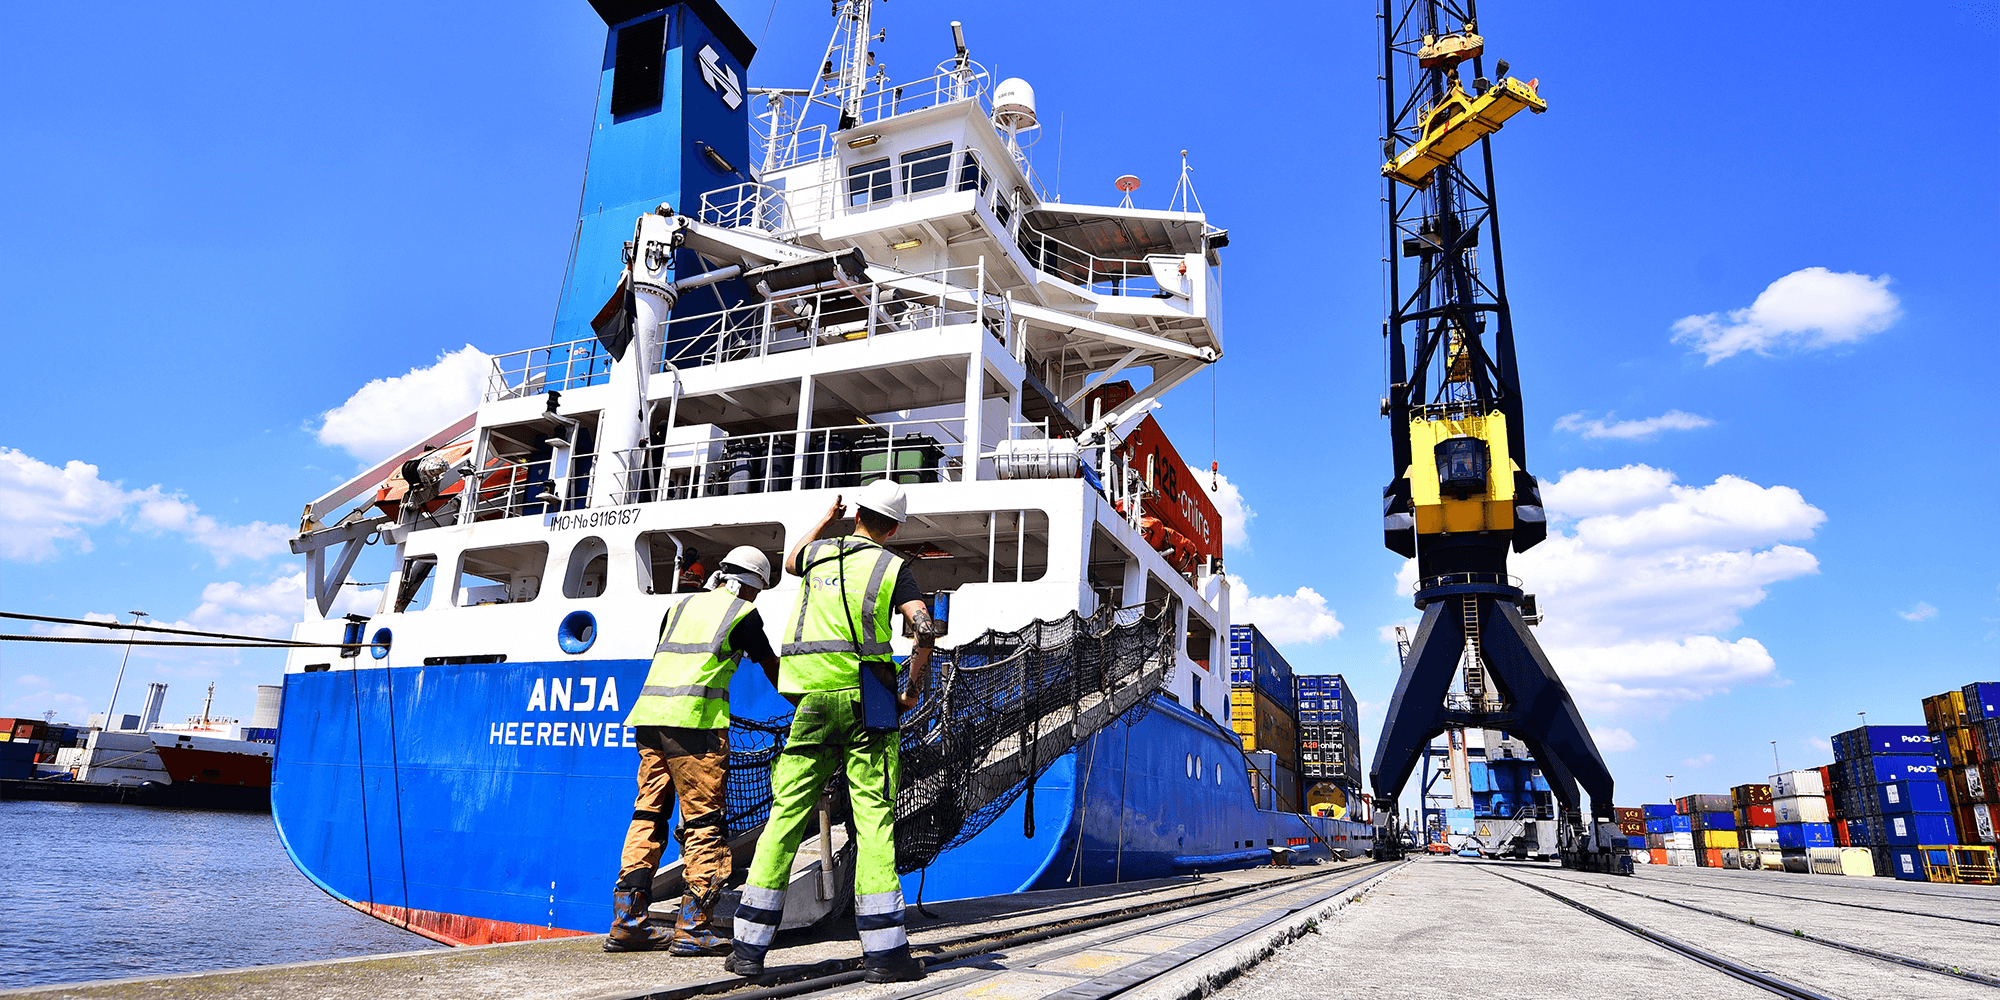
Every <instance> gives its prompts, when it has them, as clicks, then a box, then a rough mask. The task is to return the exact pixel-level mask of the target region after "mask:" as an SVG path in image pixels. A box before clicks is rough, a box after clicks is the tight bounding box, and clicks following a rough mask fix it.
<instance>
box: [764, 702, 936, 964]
mask: <svg viewBox="0 0 2000 1000" xmlns="http://www.w3.org/2000/svg"><path fill="white" fill-rule="evenodd" d="M859 698H860V696H859V694H857V693H856V692H854V691H832V692H812V693H808V694H806V695H804V696H803V697H801V699H800V701H799V708H798V712H797V713H796V714H795V715H794V716H793V717H792V732H791V737H790V739H789V741H788V742H787V743H786V745H785V750H784V752H783V753H781V754H779V755H778V759H777V762H776V763H774V764H773V765H772V767H771V818H770V819H769V820H767V821H765V824H764V832H763V834H762V835H760V836H759V837H758V838H757V856H756V858H755V859H754V860H753V861H751V863H750V881H749V884H747V885H745V886H744V887H743V899H742V902H741V903H740V904H738V906H737V907H736V921H735V922H736V953H737V954H739V955H742V956H744V957H745V958H751V959H755V960H757V961H759V962H761V961H763V959H764V954H765V952H766V951H768V950H769V949H770V947H771V937H772V935H774V934H776V933H777V931H778V924H779V923H780V922H781V921H782V920H783V919H784V910H785V889H786V887H787V885H788V884H789V883H790V881H791V875H792V860H793V858H795V857H796V856H797V855H798V853H799V841H801V840H803V839H805V835H806V831H807V829H809V828H810V827H811V826H812V825H813V820H814V816H813V806H814V805H816V804H817V803H818V802H819V795H820V792H821V791H822V790H823V789H825V788H826V783H827V780H828V779H830V778H832V777H833V775H834V772H835V770H836V769H837V768H840V767H843V766H844V767H846V769H847V785H848V799H849V800H850V802H851V803H852V805H853V812H854V827H855V848H856V857H855V864H854V923H855V927H856V928H857V929H858V930H859V931H860V933H861V950H862V953H863V955H864V960H865V963H866V964H868V965H871V966H872V965H881V964H884V963H886V962H889V961H893V960H899V959H901V958H902V957H903V956H906V955H908V954H909V938H908V937H907V936H906V935H905V934H904V932H903V885H902V882H901V880H899V879H898V878H897V877H896V784H897V780H898V779H899V777H900V775H901V768H900V766H899V765H898V763H897V760H896V749H897V744H898V742H899V741H900V739H901V737H900V735H899V734H897V733H867V732H863V731H862V729H861V718H860V716H861V703H860V700H859Z"/></svg>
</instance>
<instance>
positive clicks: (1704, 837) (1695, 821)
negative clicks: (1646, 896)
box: [1674, 795, 1740, 868]
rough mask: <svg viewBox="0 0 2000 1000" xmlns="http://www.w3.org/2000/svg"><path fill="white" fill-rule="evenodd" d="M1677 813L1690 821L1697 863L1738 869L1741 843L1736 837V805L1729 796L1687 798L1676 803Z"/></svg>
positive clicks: (1705, 865) (1691, 796)
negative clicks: (1737, 854)
mask: <svg viewBox="0 0 2000 1000" xmlns="http://www.w3.org/2000/svg"><path fill="white" fill-rule="evenodd" d="M1674 811H1675V812H1678V813H1679V814H1680V815H1682V816H1686V817H1687V818H1688V830H1689V832H1690V833H1692V834H1693V837H1692V838H1690V839H1691V840H1692V841H1693V846H1694V852H1695V855H1694V856H1695V864H1698V865H1701V866H1702V867H1704V868H1722V867H1731V868H1733V867H1735V862H1736V851H1737V847H1738V845H1739V844H1740V841H1739V840H1738V839H1737V835H1736V810H1735V802H1734V801H1733V800H1732V799H1731V798H1730V796H1727V795H1684V796H1682V797H1680V798H1678V799H1675V800H1674ZM1725 851H1726V852H1728V853H1727V855H1725V854H1724V852H1725Z"/></svg>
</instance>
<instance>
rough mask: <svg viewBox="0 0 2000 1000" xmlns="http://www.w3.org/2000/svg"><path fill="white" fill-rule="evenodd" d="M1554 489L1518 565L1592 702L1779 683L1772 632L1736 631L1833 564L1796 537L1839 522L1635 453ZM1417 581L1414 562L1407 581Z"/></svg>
mask: <svg viewBox="0 0 2000 1000" xmlns="http://www.w3.org/2000/svg"><path fill="white" fill-rule="evenodd" d="M1542 498H1543V501H1544V503H1545V504H1546V506H1547V509H1548V511H1549V516H1550V531H1549V536H1548V539H1547V540H1546V541H1544V542H1542V544H1540V545H1538V546H1536V547H1535V548H1533V549H1530V550H1528V551H1527V552H1525V553H1522V554H1520V555H1517V556H1515V557H1513V559H1512V560H1511V567H1510V572H1512V573H1514V574H1516V575H1518V576H1520V577H1521V578H1522V579H1523V580H1524V581H1525V583H1526V587H1527V589H1528V590H1529V591H1531V592H1533V593H1535V594H1536V595H1537V597H1538V598H1539V600H1540V605H1541V609H1542V613H1543V614H1544V615H1545V616H1546V617H1545V620H1544V621H1543V623H1542V624H1541V625H1538V626H1536V628H1535V637H1536V641H1537V642H1539V643H1540V644H1541V645H1542V647H1543V648H1544V649H1545V650H1546V651H1547V652H1548V654H1549V658H1550V660H1551V662H1552V663H1553V664H1554V665H1555V667H1556V670H1557V671H1558V672H1559V673H1560V674H1561V675H1562V677H1563V680H1564V683H1565V684H1566V685H1567V686H1568V687H1569V689H1570V691H1571V693H1572V694H1573V695H1574V696H1575V697H1576V699H1577V700H1578V702H1579V703H1581V704H1582V706H1583V707H1584V708H1585V710H1586V711H1587V712H1596V713H1621V712H1627V713H1635V714H1642V715H1658V714H1663V713H1665V712H1666V711H1668V710H1670V709H1671V708H1673V707H1674V706H1676V705H1679V704H1685V703H1687V702H1691V701H1699V700H1701V699H1703V698H1707V697H1711V696H1713V695H1715V694H1717V693H1720V692H1725V691H1728V690H1729V689H1731V688H1732V687H1735V686H1738V685H1742V684H1771V683H1776V682H1778V680H1779V678H1778V672H1777V671H1778V668H1777V662H1776V660H1775V658H1773V657H1772V655H1771V652H1770V650H1769V649H1767V648H1765V646H1764V644H1763V643H1761V642H1759V641H1757V640H1756V639H1755V638H1751V637H1748V636H1743V637H1737V638H1725V637H1724V634H1725V633H1728V632H1730V631H1732V630H1734V629H1736V628H1737V627H1739V626H1740V625H1741V624H1742V613H1743V611H1744V610H1745V609H1748V608H1750V607H1753V606H1755V605H1756V604H1758V603H1759V602H1761V601H1762V600H1763V599H1764V598H1765V596H1767V593H1768V591H1767V588H1768V587H1769V586H1770V585H1772V584H1774V583H1779V582H1782V581H1785V580H1791V579H1796V578H1797V577H1800V576H1807V575H1811V574H1813V573H1817V572H1818V571H1819V561H1818V560H1817V559H1816V558H1814V556H1813V555H1812V554H1811V553H1810V552H1807V551H1806V550H1805V549H1803V548H1800V547H1798V546H1797V545H1793V544H1787V543H1789V542H1795V541H1800V540H1804V539H1808V538H1810V537H1812V535H1813V533H1814V531H1816V530H1817V529H1818V527H1819V526H1820V524H1822V523H1823V522H1824V521H1825V520H1826V515H1825V514H1824V513H1823V512H1821V511H1820V510H1819V509H1818V508H1816V507H1814V506H1812V505H1811V504H1809V503H1807V502H1806V501H1805V498H1804V497H1802V496H1801V495H1800V494H1799V492H1798V491H1797V490H1794V489H1791V488H1790V487H1785V486H1769V487H1766V486H1759V485H1757V484H1756V483H1752V482H1750V481H1748V480H1745V479H1741V478H1738V477H1735V476H1722V477H1719V478H1717V479H1716V480H1715V482H1713V483H1711V484H1709V485H1706V486H1683V485H1681V484H1680V483H1678V482H1677V481H1676V479H1675V476H1674V474H1673V473H1672V472H1670V471H1667V470H1664V469H1656V468H1653V467H1651V466H1646V465H1628V466H1625V467H1623V468H1619V469H1576V470H1572V471H1570V472H1567V473H1565V474H1563V475H1562V476H1561V477H1560V478H1558V479H1556V480H1554V481H1552V482H1549V483H1547V484H1545V485H1544V486H1543V487H1542ZM1415 580H1416V568H1415V564H1414V563H1413V562H1408V563H1405V565H1404V567H1403V571H1402V573H1400V574H1399V576H1398V582H1397V589H1398V590H1399V591H1400V592H1403V593H1407V592H1408V591H1409V589H1410V586H1411V585H1412V584H1414V583H1415ZM1383 637H1384V639H1385V640H1388V639H1393V634H1392V633H1391V632H1390V631H1389V630H1387V629H1385V630H1384V632H1383Z"/></svg>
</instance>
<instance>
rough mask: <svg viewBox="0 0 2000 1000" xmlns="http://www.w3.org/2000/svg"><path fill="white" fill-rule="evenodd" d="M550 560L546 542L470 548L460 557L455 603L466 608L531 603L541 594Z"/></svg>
mask: <svg viewBox="0 0 2000 1000" xmlns="http://www.w3.org/2000/svg"><path fill="white" fill-rule="evenodd" d="M548 561H549V543H547V542H529V543H527V544H525V545H495V546H492V547H491V548H484V549H467V550H466V552H465V554H464V555H462V556H459V561H458V585H457V586H456V587H455V588H453V593H454V594H455V595H456V600H455V601H454V603H455V604H457V605H458V606H459V607H461V608H465V607H471V606H473V605H476V604H525V603H527V602H529V601H532V600H534V599H535V598H536V596H537V595H539V594H540V593H541V589H542V570H543V568H544V567H545V566H547V565H548Z"/></svg>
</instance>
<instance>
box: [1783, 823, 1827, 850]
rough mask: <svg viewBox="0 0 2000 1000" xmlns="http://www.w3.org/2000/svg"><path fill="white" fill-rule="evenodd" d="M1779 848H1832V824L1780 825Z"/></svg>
mask: <svg viewBox="0 0 2000 1000" xmlns="http://www.w3.org/2000/svg"><path fill="white" fill-rule="evenodd" d="M1778 846H1779V847H1791V848H1799V847H1832V846H1833V824H1832V823H1780V824H1778Z"/></svg>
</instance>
